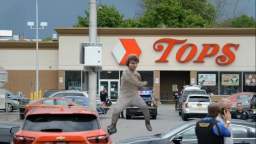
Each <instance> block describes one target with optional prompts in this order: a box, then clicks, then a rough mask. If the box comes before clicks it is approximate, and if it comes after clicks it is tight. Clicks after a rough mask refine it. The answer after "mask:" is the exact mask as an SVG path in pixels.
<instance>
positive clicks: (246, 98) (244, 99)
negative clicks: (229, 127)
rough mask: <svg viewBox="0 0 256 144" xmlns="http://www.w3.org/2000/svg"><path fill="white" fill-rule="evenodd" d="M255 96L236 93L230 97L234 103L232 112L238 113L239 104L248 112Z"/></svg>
mask: <svg viewBox="0 0 256 144" xmlns="http://www.w3.org/2000/svg"><path fill="white" fill-rule="evenodd" d="M253 95H255V93H253V92H241V93H236V94H233V95H231V96H229V97H228V99H229V100H230V101H231V103H232V109H231V110H232V111H236V107H237V103H241V104H242V106H243V108H244V110H245V111H247V110H249V109H250V102H251V99H252V97H253Z"/></svg>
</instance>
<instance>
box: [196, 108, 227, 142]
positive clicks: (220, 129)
mask: <svg viewBox="0 0 256 144" xmlns="http://www.w3.org/2000/svg"><path fill="white" fill-rule="evenodd" d="M219 114H220V107H219V105H218V104H217V103H213V104H210V105H209V106H208V116H207V117H205V118H203V119H201V120H200V121H198V122H197V123H196V128H195V132H196V136H197V140H198V144H224V138H226V137H230V136H231V132H230V130H229V129H228V126H227V125H226V124H224V123H223V122H221V121H219V120H217V117H218V115H219ZM225 115H226V114H225ZM227 117H228V116H227Z"/></svg>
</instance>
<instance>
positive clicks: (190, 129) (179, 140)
mask: <svg viewBox="0 0 256 144" xmlns="http://www.w3.org/2000/svg"><path fill="white" fill-rule="evenodd" d="M195 125H196V121H192V122H188V123H184V124H182V125H181V126H178V127H176V128H173V129H171V130H170V131H168V132H166V133H161V134H156V135H152V136H142V137H136V138H130V139H125V140H122V141H120V142H118V144H197V137H196V134H195ZM231 129H232V136H233V137H232V138H233V140H234V144H242V143H244V144H255V141H256V137H255V135H256V132H255V124H254V123H248V122H245V121H241V120H235V121H232V125H231Z"/></svg>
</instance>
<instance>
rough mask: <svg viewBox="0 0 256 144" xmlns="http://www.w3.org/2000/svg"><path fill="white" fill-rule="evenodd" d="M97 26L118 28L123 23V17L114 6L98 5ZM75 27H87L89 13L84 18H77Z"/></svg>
mask: <svg viewBox="0 0 256 144" xmlns="http://www.w3.org/2000/svg"><path fill="white" fill-rule="evenodd" d="M97 18H98V21H97V25H98V26H99V27H120V26H121V25H122V23H123V16H122V15H121V14H120V13H119V11H118V10H117V9H116V8H115V7H114V6H107V5H100V6H99V7H98V8H97ZM75 26H76V27H88V26H89V12H88V11H85V16H79V17H78V22H77V24H76V25H75Z"/></svg>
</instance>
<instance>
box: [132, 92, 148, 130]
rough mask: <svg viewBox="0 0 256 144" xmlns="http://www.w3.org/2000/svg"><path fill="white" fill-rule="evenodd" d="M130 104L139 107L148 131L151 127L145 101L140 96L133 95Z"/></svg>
mask: <svg viewBox="0 0 256 144" xmlns="http://www.w3.org/2000/svg"><path fill="white" fill-rule="evenodd" d="M132 105H134V106H137V107H139V108H140V109H141V111H142V113H143V115H144V119H145V125H146V128H147V130H148V131H152V127H151V124H150V113H149V110H148V106H147V104H146V103H145V101H144V100H143V99H142V98H141V97H140V96H135V97H134V98H133V101H132Z"/></svg>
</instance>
